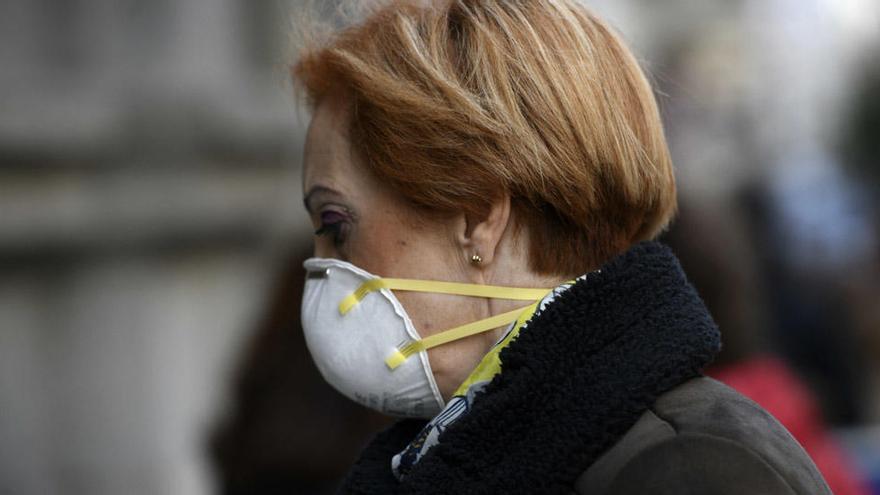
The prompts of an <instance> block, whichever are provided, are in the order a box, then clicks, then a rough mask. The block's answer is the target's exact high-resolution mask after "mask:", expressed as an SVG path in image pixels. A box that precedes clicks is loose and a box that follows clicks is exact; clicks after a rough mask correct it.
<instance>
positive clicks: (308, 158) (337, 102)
mask: <svg viewBox="0 0 880 495" xmlns="http://www.w3.org/2000/svg"><path fill="white" fill-rule="evenodd" d="M348 124H349V120H348V109H347V105H346V103H345V101H344V99H343V98H342V97H338V96H333V95H328V96H327V97H325V98H323V99H322V100H321V102H319V103H318V105H317V106H316V107H315V112H314V114H313V115H312V121H311V123H310V124H309V130H308V134H307V135H306V142H305V153H304V157H303V189H304V190H306V191H308V190H309V189H310V188H312V187H313V186H315V185H324V186H338V187H343V186H344V184H345V183H346V181H350V180H352V179H354V176H355V175H356V174H357V173H358V171H357V170H355V167H354V164H353V163H352V161H353V157H352V153H351V146H350V141H349V138H348V131H347V128H348Z"/></svg>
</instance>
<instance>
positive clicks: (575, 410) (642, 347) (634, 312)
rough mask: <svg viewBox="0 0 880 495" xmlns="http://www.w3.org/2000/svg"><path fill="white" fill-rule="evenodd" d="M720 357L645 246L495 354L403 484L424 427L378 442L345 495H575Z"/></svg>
mask: <svg viewBox="0 0 880 495" xmlns="http://www.w3.org/2000/svg"><path fill="white" fill-rule="evenodd" d="M719 349H720V336H719V333H718V329H717V327H716V325H715V323H714V322H713V321H712V318H711V316H709V313H708V311H707V310H706V308H705V306H704V305H703V302H702V301H701V300H700V298H699V296H698V295H697V293H696V291H695V290H694V288H693V287H692V286H691V285H690V284H689V283H688V281H687V279H686V278H685V275H684V273H683V272H682V270H681V266H680V265H679V263H678V260H677V259H676V258H675V256H674V255H673V254H672V252H671V251H670V250H669V248H667V247H665V246H663V245H661V244H659V243H656V242H645V243H641V244H639V245H636V246H634V247H633V248H631V249H630V250H629V251H627V252H626V253H624V254H623V255H621V256H619V257H617V258H615V259H614V260H612V261H610V262H609V263H607V264H606V265H605V266H603V267H602V269H601V270H600V271H597V272H594V273H591V274H589V275H588V276H587V277H586V279H584V280H579V281H578V282H577V283H575V284H574V285H573V286H572V287H571V288H570V289H569V290H567V291H565V292H563V293H562V294H561V295H560V296H558V297H557V299H555V300H554V301H553V302H552V303H550V304H549V305H548V306H547V307H546V308H545V309H544V310H543V311H541V312H540V313H537V314H535V316H534V317H533V318H532V320H531V321H530V322H529V323H528V325H527V327H526V328H524V329H523V330H522V332H521V333H520V335H519V336H518V337H517V338H516V340H514V341H513V342H512V343H511V344H510V345H509V346H508V347H507V348H505V349H504V350H502V351H501V354H500V359H501V366H502V368H501V369H502V372H501V373H500V374H499V375H497V376H496V377H495V378H494V379H493V380H492V382H491V383H490V384H489V385H488V386H487V388H486V389H485V391H484V392H483V394H482V395H480V396H478V398H477V399H476V401H475V403H474V407H473V409H472V410H471V411H470V412H468V414H467V415H465V416H464V417H462V418H461V419H460V420H459V421H458V422H456V424H455V425H453V426H452V427H450V428H449V429H448V430H446V431H445V432H444V433H443V434H442V435H441V436H440V443H439V444H438V445H436V446H435V447H433V448H432V449H431V450H430V451H429V452H428V453H427V454H426V455H425V457H423V458H422V459H421V460H420V461H419V464H418V465H417V466H416V467H415V468H414V469H413V471H412V472H411V473H410V474H409V475H407V477H406V478H405V479H404V480H403V482H398V481H397V480H396V479H395V478H394V476H393V475H392V473H391V457H392V456H393V455H394V454H396V453H397V452H398V451H400V450H401V449H403V448H404V447H405V446H406V444H407V443H408V442H410V441H411V440H412V439H413V437H414V436H415V435H416V434H417V433H418V432H419V430H420V429H421V427H422V426H424V424H425V422H424V421H422V420H404V421H400V422H398V423H396V424H395V425H393V426H392V427H391V428H389V429H388V430H386V431H384V432H382V433H380V434H379V435H377V437H376V438H375V439H374V440H373V441H372V442H371V443H370V445H369V446H367V448H366V449H365V450H364V452H363V454H362V455H361V457H360V459H359V460H358V461H357V463H356V464H355V465H354V467H353V468H352V470H351V471H350V473H349V475H348V477H347V478H346V479H345V481H344V484H343V487H342V490H341V492H342V493H370V494H392V493H419V494H432V493H437V494H441V493H442V494H447V493H487V494H488V493H571V491H572V485H573V484H574V481H575V479H576V478H577V477H578V476H579V475H580V474H581V473H582V472H583V471H585V470H586V469H587V467H589V466H590V465H591V464H592V463H593V462H594V461H595V460H596V459H597V458H598V457H599V456H600V455H601V454H602V453H603V452H605V451H606V450H607V449H608V448H610V447H611V446H612V445H613V444H614V443H615V442H616V441H617V440H618V439H619V438H620V437H621V436H622V435H623V434H624V433H625V432H626V431H627V430H628V429H629V428H630V427H632V425H633V424H634V423H635V422H636V420H637V419H638V418H639V416H640V415H641V414H642V413H643V412H644V411H645V410H646V409H647V408H648V407H650V406H651V404H653V403H654V401H655V400H656V399H657V397H659V396H660V395H661V394H663V393H664V392H666V391H668V390H670V389H672V388H674V387H675V386H677V385H678V384H680V383H682V382H684V381H686V380H688V379H690V378H693V377H695V376H698V375H699V374H700V373H701V372H702V369H703V368H704V367H705V366H706V365H708V364H709V363H710V362H711V360H712V359H713V358H714V356H715V354H717V352H718V350H719Z"/></svg>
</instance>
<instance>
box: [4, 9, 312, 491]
mask: <svg viewBox="0 0 880 495" xmlns="http://www.w3.org/2000/svg"><path fill="white" fill-rule="evenodd" d="M296 7H297V3H296V2H281V1H276V0H173V1H171V0H154V1H150V2H143V1H137V0H121V1H120V0H65V1H54V0H34V1H12V2H0V493H14V494H31V493H33V494H53V493H65V494H78V493H82V494H118V493H126V494H139V493H142V494H155V493H208V492H210V491H211V486H212V481H211V475H210V472H209V470H208V468H207V466H206V464H205V463H206V461H205V460H204V459H205V455H204V448H203V447H204V445H203V444H204V442H205V439H204V434H205V429H206V428H207V427H208V426H209V425H210V422H211V421H212V419H213V417H214V415H215V412H216V410H217V409H218V408H219V407H221V405H222V403H223V400H224V393H225V385H226V381H227V380H226V378H227V377H228V375H230V374H231V367H232V366H233V365H234V363H235V362H236V360H235V358H236V354H237V350H238V346H239V343H240V342H241V341H242V339H243V338H244V336H245V335H244V334H245V333H246V332H247V331H248V330H249V329H250V326H251V324H252V319H253V315H254V314H255V312H256V311H258V308H259V304H260V303H261V301H262V293H263V290H264V287H265V285H266V284H267V283H268V280H269V279H270V278H271V271H272V269H273V266H274V263H275V260H276V259H277V257H278V255H277V253H276V252H274V251H273V248H272V246H278V245H283V244H286V243H289V242H291V240H295V239H296V238H297V236H299V235H301V234H302V233H303V231H304V229H303V226H304V225H305V222H304V218H303V216H302V214H301V213H300V210H301V207H300V206H299V201H300V192H299V179H298V167H299V155H300V148H301V143H302V139H303V136H302V134H303V133H302V129H301V124H300V123H299V122H300V120H299V119H297V114H296V107H295V105H294V104H293V103H294V102H293V98H292V97H291V95H290V91H289V85H288V84H287V83H286V68H285V66H284V63H283V62H284V60H285V57H286V56H287V53H286V47H287V43H288V38H287V31H288V29H287V22H288V20H289V16H290V15H292V14H294V13H295V9H296ZM291 303H292V304H298V303H299V302H298V301H292V302H291Z"/></svg>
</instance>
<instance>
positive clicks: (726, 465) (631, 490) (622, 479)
mask: <svg viewBox="0 0 880 495" xmlns="http://www.w3.org/2000/svg"><path fill="white" fill-rule="evenodd" d="M606 493H607V494H608V495H612V494H613V495H631V494H632V495H635V494H659V495H667V494H668V495H673V494H675V495H681V494H703V493H712V494H718V495H727V494H730V495H733V494H737V495H739V494H743V493H748V494H751V495H764V494H767V495H769V494H773V495H789V494H791V495H795V493H796V492H795V490H794V489H793V488H792V486H791V485H790V484H789V482H788V480H786V479H785V477H784V475H783V474H782V473H781V472H780V471H779V470H777V469H776V468H775V467H774V466H772V465H771V464H769V463H768V462H767V461H766V460H765V459H763V458H761V456H760V455H759V454H758V453H757V452H755V451H753V450H751V449H749V448H748V447H746V446H744V445H742V444H740V443H738V442H735V441H733V440H729V439H726V438H721V437H716V436H712V435H705V434H692V433H691V434H687V433H685V434H678V435H676V436H674V437H672V438H669V439H667V440H664V441H662V442H660V443H657V444H655V445H653V446H651V447H649V448H647V449H646V450H644V451H642V452H640V453H638V454H637V455H635V456H634V457H633V458H632V459H630V460H629V462H627V463H626V464H625V465H624V466H623V467H622V469H621V470H620V471H619V472H618V473H617V475H616V476H615V477H614V479H613V481H612V482H611V484H610V486H609V488H608V491H607V492H606ZM815 493H817V494H819V493H827V492H825V491H823V490H819V489H818V487H817V491H816V492H815Z"/></svg>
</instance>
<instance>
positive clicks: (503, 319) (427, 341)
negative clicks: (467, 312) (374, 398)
mask: <svg viewBox="0 0 880 495" xmlns="http://www.w3.org/2000/svg"><path fill="white" fill-rule="evenodd" d="M546 294H547V291H543V292H542V293H541V296H539V297H542V296H544V295H546ZM530 307H531V306H526V307H523V308H519V309H514V310H513V311H508V312H506V313H501V314H499V315H495V316H492V317H489V318H486V319H483V320H479V321H475V322H473V323H468V324H466V325H461V326H459V327H455V328H451V329H449V330H446V331H445V332H440V333H438V334H435V335H431V336H430V337H425V338H424V339H421V340H413V341H410V342H408V343H407V344H405V345H403V346H401V347H399V348H397V349H395V350H394V352H393V353H392V354H391V355H390V356H388V358H386V359H385V364H386V365H388V367H389V368H391V369H392V370H393V369H395V368H397V367H398V366H400V365H401V364H403V363H404V361H406V360H407V358H409V357H410V356H412V355H413V354H417V353H419V352H421V351H425V350H428V349H430V348H432V347H437V346H438V345H443V344H446V343H448V342H452V341H453V340H458V339H463V338H465V337H470V336H471V335H476V334H478V333H481V332H486V331H488V330H491V329H493V328H496V327H500V326H501V325H505V324H508V323H511V322H513V321H515V320H516V319H517V318H519V315H520V314H522V312H523V311H525V310H527V309H529V308H530Z"/></svg>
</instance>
